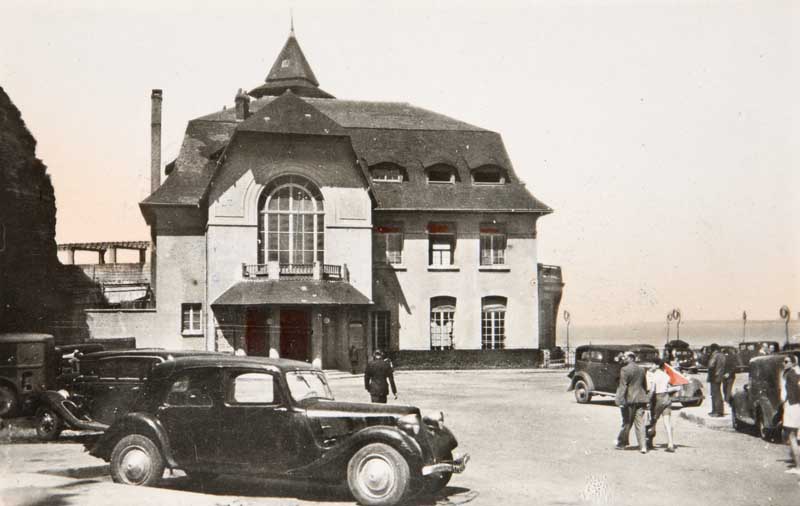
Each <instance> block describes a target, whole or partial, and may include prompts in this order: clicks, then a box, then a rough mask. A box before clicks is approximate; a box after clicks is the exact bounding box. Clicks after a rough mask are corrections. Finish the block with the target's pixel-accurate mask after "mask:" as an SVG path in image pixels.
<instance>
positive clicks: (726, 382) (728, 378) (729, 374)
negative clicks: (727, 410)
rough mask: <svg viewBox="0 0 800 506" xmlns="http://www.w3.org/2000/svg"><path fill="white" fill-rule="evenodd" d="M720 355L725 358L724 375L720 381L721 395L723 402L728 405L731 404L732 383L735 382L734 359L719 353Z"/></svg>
mask: <svg viewBox="0 0 800 506" xmlns="http://www.w3.org/2000/svg"><path fill="white" fill-rule="evenodd" d="M720 355H722V356H724V357H725V374H724V375H723V376H724V379H723V380H722V395H723V397H724V398H725V402H726V403H728V404H729V405H732V403H733V383H734V382H735V381H736V359H735V357H734V356H733V355H725V354H724V353H722V352H720Z"/></svg>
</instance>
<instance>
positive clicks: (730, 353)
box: [695, 345, 747, 372]
mask: <svg viewBox="0 0 800 506" xmlns="http://www.w3.org/2000/svg"><path fill="white" fill-rule="evenodd" d="M719 351H721V352H722V354H723V355H725V360H733V361H734V363H736V364H737V365H736V369H737V371H744V370H747V363H746V362H745V364H744V365H742V363H741V361H740V359H739V351H738V350H737V349H736V347H735V346H728V345H724V346H720V347H719ZM695 356H696V357H697V362H696V364H697V365H696V366H695V369H696V371H695V372H706V371H708V361H709V360H711V350H709V349H708V346H702V347H700V349H699V350H697V351H696V352H695Z"/></svg>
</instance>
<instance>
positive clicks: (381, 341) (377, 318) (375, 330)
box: [372, 311, 391, 351]
mask: <svg viewBox="0 0 800 506" xmlns="http://www.w3.org/2000/svg"><path fill="white" fill-rule="evenodd" d="M390 317H391V313H390V312H389V311H375V312H374V313H372V349H373V350H383V351H386V350H388V349H389V322H390Z"/></svg>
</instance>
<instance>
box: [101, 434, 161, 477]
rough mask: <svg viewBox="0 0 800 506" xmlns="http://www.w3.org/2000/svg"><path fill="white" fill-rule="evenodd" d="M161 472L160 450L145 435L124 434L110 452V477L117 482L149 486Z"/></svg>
mask: <svg viewBox="0 0 800 506" xmlns="http://www.w3.org/2000/svg"><path fill="white" fill-rule="evenodd" d="M163 474H164V459H163V458H162V457H161V452H160V451H159V450H158V447H157V446H156V445H155V443H153V442H152V441H151V440H150V438H148V437H146V436H142V435H141V434H131V435H130V436H125V437H123V438H122V439H120V440H119V442H118V443H117V444H116V446H114V450H113V451H112V452H111V479H113V480H114V481H115V482H117V483H125V484H127V485H145V486H148V487H149V486H152V485H155V484H157V483H158V482H159V480H161V476H162V475H163Z"/></svg>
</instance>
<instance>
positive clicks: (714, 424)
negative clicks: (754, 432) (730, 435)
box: [680, 410, 733, 432]
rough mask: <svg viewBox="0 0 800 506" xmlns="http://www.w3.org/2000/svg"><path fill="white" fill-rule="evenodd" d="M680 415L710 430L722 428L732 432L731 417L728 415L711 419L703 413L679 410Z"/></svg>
mask: <svg viewBox="0 0 800 506" xmlns="http://www.w3.org/2000/svg"><path fill="white" fill-rule="evenodd" d="M680 417H681V418H683V419H685V420H688V421H690V422H694V423H696V424H697V425H700V426H702V427H707V428H709V429H712V430H723V431H730V432H733V427H732V426H731V419H730V417H729V416H726V417H723V418H713V419H712V418H708V417H706V416H703V415H696V414H694V413H687V412H686V411H683V410H681V411H680Z"/></svg>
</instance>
